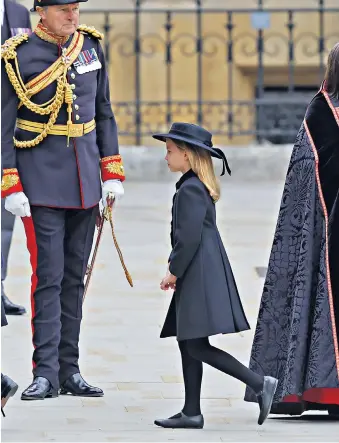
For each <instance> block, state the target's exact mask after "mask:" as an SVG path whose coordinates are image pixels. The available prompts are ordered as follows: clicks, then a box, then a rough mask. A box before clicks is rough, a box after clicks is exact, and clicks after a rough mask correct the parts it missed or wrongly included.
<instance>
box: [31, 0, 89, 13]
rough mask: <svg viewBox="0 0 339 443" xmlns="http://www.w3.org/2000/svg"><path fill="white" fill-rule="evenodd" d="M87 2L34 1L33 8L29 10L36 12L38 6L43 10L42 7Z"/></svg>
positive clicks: (76, 0)
mask: <svg viewBox="0 0 339 443" xmlns="http://www.w3.org/2000/svg"><path fill="white" fill-rule="evenodd" d="M87 1H88V0H34V6H33V8H32V9H31V12H34V11H36V8H37V7H38V6H40V7H41V8H43V7H44V6H55V5H60V6H62V5H71V4H72V3H81V2H87Z"/></svg>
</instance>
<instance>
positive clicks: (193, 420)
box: [154, 412, 204, 429]
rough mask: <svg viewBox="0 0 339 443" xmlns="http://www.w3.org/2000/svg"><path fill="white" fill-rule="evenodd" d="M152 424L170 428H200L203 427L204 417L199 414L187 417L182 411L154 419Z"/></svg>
mask: <svg viewBox="0 0 339 443" xmlns="http://www.w3.org/2000/svg"><path fill="white" fill-rule="evenodd" d="M154 424H155V425H157V426H161V427H162V428H171V429H176V428H184V429H202V428H203V427H204V417H203V416H202V415H201V414H200V415H194V416H193V417H188V416H187V415H185V414H184V413H183V412H179V414H176V415H173V417H170V418H165V419H163V420H155V421H154Z"/></svg>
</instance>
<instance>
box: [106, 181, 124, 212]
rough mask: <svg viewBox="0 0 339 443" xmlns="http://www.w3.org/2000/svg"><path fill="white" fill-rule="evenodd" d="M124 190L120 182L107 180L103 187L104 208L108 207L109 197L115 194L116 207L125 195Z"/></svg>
mask: <svg viewBox="0 0 339 443" xmlns="http://www.w3.org/2000/svg"><path fill="white" fill-rule="evenodd" d="M124 192H125V191H124V188H123V186H122V183H121V181H120V180H107V181H105V182H104V184H103V185H102V204H103V206H104V208H105V207H106V206H107V196H108V194H109V193H111V194H113V198H114V205H115V206H116V204H117V202H118V200H119V199H121V198H122V196H123V195H124Z"/></svg>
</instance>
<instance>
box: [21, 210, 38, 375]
mask: <svg viewBox="0 0 339 443" xmlns="http://www.w3.org/2000/svg"><path fill="white" fill-rule="evenodd" d="M21 220H22V222H23V224H24V227H25V233H26V241H27V249H28V252H29V254H30V262H31V266H32V278H31V309H32V320H31V327H32V336H33V337H34V324H33V320H34V317H35V304H34V292H35V290H36V287H37V285H38V277H37V274H36V270H37V263H38V248H37V244H36V236H35V229H34V223H33V219H32V217H23V218H22V219H21ZM33 346H34V342H33ZM34 349H35V346H34ZM32 363H33V368H35V366H36V365H35V362H34V360H32Z"/></svg>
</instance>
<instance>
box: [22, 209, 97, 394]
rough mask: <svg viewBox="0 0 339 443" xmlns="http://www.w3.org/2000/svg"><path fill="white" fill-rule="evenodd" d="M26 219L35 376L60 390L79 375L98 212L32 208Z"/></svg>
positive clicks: (94, 210)
mask: <svg viewBox="0 0 339 443" xmlns="http://www.w3.org/2000/svg"><path fill="white" fill-rule="evenodd" d="M31 213H32V217H31V218H27V217H25V218H23V219H22V220H23V222H24V225H25V230H26V236H27V243H28V249H29V251H30V254H31V264H32V269H33V275H32V332H33V345H34V353H33V375H34V376H36V377H38V376H40V377H45V378H47V379H48V380H49V381H50V383H51V384H52V385H53V387H54V388H55V389H58V388H59V386H60V384H61V383H63V382H64V381H65V380H66V379H67V378H69V377H70V376H71V375H73V374H76V373H77V372H80V371H79V365H78V359H79V347H78V342H79V333H80V323H81V318H82V297H83V292H84V277H85V273H86V269H87V263H88V260H89V256H90V252H91V248H92V243H93V237H94V231H95V223H96V216H97V214H98V206H96V207H94V208H90V209H60V208H47V207H40V206H32V207H31Z"/></svg>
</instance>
